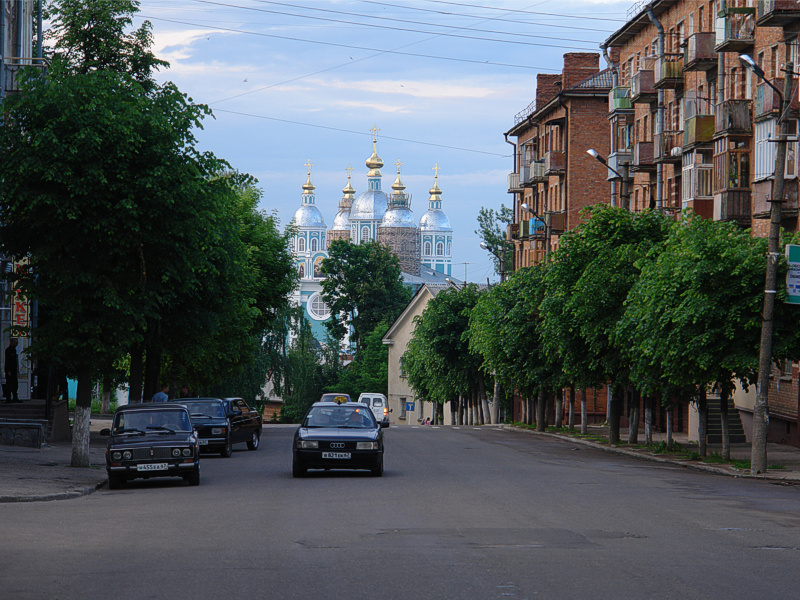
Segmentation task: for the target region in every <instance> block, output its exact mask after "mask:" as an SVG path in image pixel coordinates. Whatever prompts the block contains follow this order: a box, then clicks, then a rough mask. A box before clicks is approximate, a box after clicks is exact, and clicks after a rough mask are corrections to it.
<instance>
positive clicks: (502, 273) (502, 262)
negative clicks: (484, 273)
mask: <svg viewBox="0 0 800 600" xmlns="http://www.w3.org/2000/svg"><path fill="white" fill-rule="evenodd" d="M481 248H483V249H484V250H488V251H489V252H491V253H492V254H494V255H495V257H496V258H497V260H498V261H500V283H502V282H504V281H505V280H506V268H505V260H504V258H503V255H504V254H505V248H504V249H502V250H500V252H498V251H497V250H496V249H495V248H494V246H490V245H489V244H487V243H486V242H481Z"/></svg>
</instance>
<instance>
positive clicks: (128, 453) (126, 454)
mask: <svg viewBox="0 0 800 600" xmlns="http://www.w3.org/2000/svg"><path fill="white" fill-rule="evenodd" d="M131 456H133V455H132V454H131V451H130V450H125V452H123V453H122V458H124V459H125V460H130V459H131Z"/></svg>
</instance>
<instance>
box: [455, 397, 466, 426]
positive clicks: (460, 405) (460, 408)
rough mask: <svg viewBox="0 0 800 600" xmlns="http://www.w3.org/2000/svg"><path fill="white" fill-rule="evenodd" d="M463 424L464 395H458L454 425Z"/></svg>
mask: <svg viewBox="0 0 800 600" xmlns="http://www.w3.org/2000/svg"><path fill="white" fill-rule="evenodd" d="M463 424H464V396H459V397H458V420H457V421H456V423H454V425H463Z"/></svg>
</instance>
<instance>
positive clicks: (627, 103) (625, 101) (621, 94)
mask: <svg viewBox="0 0 800 600" xmlns="http://www.w3.org/2000/svg"><path fill="white" fill-rule="evenodd" d="M632 110H633V105H632V104H631V88H629V87H628V86H627V85H625V86H617V87H615V88H611V91H610V92H609V93H608V112H609V113H610V114H614V113H615V112H618V111H632Z"/></svg>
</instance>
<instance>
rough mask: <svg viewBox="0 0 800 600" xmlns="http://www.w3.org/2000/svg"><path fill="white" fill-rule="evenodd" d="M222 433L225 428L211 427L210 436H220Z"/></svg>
mask: <svg viewBox="0 0 800 600" xmlns="http://www.w3.org/2000/svg"><path fill="white" fill-rule="evenodd" d="M223 433H225V428H224V427H212V428H211V434H212V435H222V434H223Z"/></svg>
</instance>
